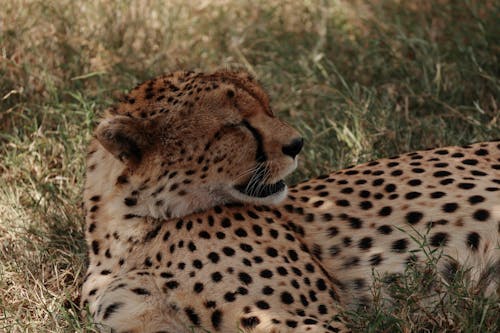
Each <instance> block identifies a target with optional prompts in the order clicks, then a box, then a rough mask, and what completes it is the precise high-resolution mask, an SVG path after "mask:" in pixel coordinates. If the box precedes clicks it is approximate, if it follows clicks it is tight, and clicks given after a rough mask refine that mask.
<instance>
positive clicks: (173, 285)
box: [165, 281, 179, 289]
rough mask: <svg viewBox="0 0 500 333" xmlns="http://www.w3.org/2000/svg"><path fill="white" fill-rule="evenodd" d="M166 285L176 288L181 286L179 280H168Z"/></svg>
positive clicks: (169, 287)
mask: <svg viewBox="0 0 500 333" xmlns="http://www.w3.org/2000/svg"><path fill="white" fill-rule="evenodd" d="M165 286H166V287H167V288H168V289H176V288H177V287H179V282H177V281H168V282H166V283H165Z"/></svg>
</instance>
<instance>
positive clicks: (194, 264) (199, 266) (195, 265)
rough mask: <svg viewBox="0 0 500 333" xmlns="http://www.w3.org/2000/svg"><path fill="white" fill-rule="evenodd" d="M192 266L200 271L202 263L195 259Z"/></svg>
mask: <svg viewBox="0 0 500 333" xmlns="http://www.w3.org/2000/svg"><path fill="white" fill-rule="evenodd" d="M193 266H194V267H195V268H198V269H201V268H202V267H203V263H202V262H201V260H198V259H195V260H193Z"/></svg>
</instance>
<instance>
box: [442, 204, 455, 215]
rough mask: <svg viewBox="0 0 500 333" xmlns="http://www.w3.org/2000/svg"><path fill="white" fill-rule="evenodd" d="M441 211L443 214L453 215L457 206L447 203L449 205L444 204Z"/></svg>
mask: <svg viewBox="0 0 500 333" xmlns="http://www.w3.org/2000/svg"><path fill="white" fill-rule="evenodd" d="M442 209H443V211H444V212H445V213H453V212H454V211H456V210H457V209H458V204H456V203H454V202H449V203H446V204H444V205H443V207H442Z"/></svg>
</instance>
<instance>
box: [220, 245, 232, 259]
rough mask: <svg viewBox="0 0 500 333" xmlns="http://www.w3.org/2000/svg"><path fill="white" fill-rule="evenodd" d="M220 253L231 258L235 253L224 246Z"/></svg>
mask: <svg viewBox="0 0 500 333" xmlns="http://www.w3.org/2000/svg"><path fill="white" fill-rule="evenodd" d="M222 252H224V254H225V255H226V256H228V257H232V256H233V255H234V253H235V251H234V250H233V249H232V248H230V247H228V246H225V247H224V248H222Z"/></svg>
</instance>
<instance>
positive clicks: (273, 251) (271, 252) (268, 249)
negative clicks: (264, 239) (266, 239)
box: [266, 247, 278, 258]
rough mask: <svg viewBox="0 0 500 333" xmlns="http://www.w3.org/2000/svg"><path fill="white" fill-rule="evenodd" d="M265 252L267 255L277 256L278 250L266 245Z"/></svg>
mask: <svg viewBox="0 0 500 333" xmlns="http://www.w3.org/2000/svg"><path fill="white" fill-rule="evenodd" d="M266 253H267V255H268V256H270V257H273V258H274V257H277V256H278V251H276V249H275V248H272V247H268V248H267V249H266Z"/></svg>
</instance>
